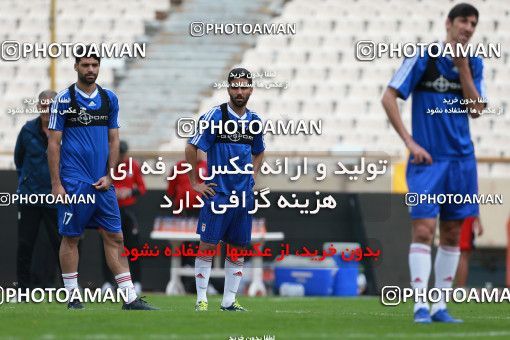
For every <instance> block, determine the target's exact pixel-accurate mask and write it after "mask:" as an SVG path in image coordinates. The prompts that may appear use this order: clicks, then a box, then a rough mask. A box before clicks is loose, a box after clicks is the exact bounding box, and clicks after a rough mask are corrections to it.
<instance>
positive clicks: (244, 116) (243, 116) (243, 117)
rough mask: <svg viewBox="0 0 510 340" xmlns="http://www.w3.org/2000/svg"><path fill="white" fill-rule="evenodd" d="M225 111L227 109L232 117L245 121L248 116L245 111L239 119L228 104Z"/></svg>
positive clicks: (246, 110)
mask: <svg viewBox="0 0 510 340" xmlns="http://www.w3.org/2000/svg"><path fill="white" fill-rule="evenodd" d="M227 109H228V112H229V113H230V114H231V115H232V116H234V117H236V118H237V119H241V120H245V119H246V116H247V115H248V109H245V110H244V114H243V115H242V116H241V117H239V115H238V114H237V113H235V112H234V110H232V108H231V107H230V104H228V103H227Z"/></svg>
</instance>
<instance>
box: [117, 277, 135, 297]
mask: <svg viewBox="0 0 510 340" xmlns="http://www.w3.org/2000/svg"><path fill="white" fill-rule="evenodd" d="M115 281H116V282H117V285H118V286H119V288H120V289H127V291H128V300H127V301H126V303H131V302H133V301H135V300H136V298H137V295H136V291H135V286H134V285H133V282H131V273H130V272H125V273H122V274H119V275H115Z"/></svg>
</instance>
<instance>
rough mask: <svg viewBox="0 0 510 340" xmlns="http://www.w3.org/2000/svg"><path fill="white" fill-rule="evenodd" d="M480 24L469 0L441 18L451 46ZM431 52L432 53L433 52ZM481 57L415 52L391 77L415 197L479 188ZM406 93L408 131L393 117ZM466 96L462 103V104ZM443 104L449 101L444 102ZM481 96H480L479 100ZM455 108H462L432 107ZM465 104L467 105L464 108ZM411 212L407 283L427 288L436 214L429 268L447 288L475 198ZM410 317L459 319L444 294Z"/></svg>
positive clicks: (389, 109) (389, 107)
mask: <svg viewBox="0 0 510 340" xmlns="http://www.w3.org/2000/svg"><path fill="white" fill-rule="evenodd" d="M477 23H478V10H477V9H476V8H475V7H473V6H471V5H469V4H459V5H456V6H454V7H453V8H452V9H451V10H450V12H449V13H448V18H447V19H446V41H444V42H443V43H442V44H441V51H444V50H443V49H444V46H445V44H451V46H452V47H453V49H454V50H455V48H456V46H457V44H462V45H464V46H465V45H466V44H467V43H468V42H469V40H470V39H471V37H472V36H473V34H474V31H475V28H476V25H477ZM431 55H437V53H431ZM483 82H484V80H483V63H482V59H480V58H478V57H462V56H458V55H455V56H453V57H451V56H448V55H447V53H443V54H441V55H439V56H438V57H432V56H429V55H428V54H425V55H423V56H420V55H416V56H414V57H413V58H408V59H406V60H404V62H403V64H402V66H401V68H400V69H399V70H398V71H397V72H396V73H395V75H394V76H393V78H392V79H391V81H390V83H389V85H388V88H387V89H386V92H385V93H384V96H383V98H382V104H383V106H384V109H385V110H386V113H387V115H388V118H389V120H390V121H391V123H392V125H393V127H394V128H395V130H396V131H397V133H398V134H399V135H400V137H401V138H402V140H403V141H404V143H405V144H406V146H407V148H408V149H409V151H410V157H409V162H408V166H407V173H406V176H407V184H408V187H409V192H410V193H416V194H418V195H420V194H425V195H429V196H431V195H436V196H437V195H439V194H461V195H463V197H465V196H467V195H469V196H471V197H472V196H473V195H475V194H477V193H478V183H477V172H476V159H475V154H474V147H473V143H472V141H471V136H470V132H469V117H468V114H469V115H470V116H471V117H472V118H477V117H478V116H479V115H480V112H481V110H482V109H483V108H484V104H483V103H481V101H480V100H478V99H479V98H482V97H483V98H485V89H484V83H483ZM411 93H412V96H413V102H412V130H413V131H412V132H413V134H412V136H411V135H410V134H409V133H408V132H407V130H406V128H405V126H404V124H403V123H402V119H401V118H400V115H399V110H398V106H397V97H400V98H402V99H404V100H405V99H407V98H408V97H409V95H410V94H411ZM462 99H468V100H469V103H468V104H467V105H461V104H460V101H461V100H462ZM446 102H447V103H446ZM482 102H483V101H482ZM436 108H439V109H440V110H442V111H446V109H454V110H457V111H462V110H463V112H464V113H446V112H445V113H439V114H438V113H436V114H434V115H431V114H430V113H427V110H434V109H436ZM466 109H467V110H466ZM409 210H410V214H411V218H412V243H411V246H410V250H409V267H410V273H411V286H412V287H413V288H414V289H419V290H422V291H423V290H426V289H427V286H428V280H429V276H430V271H431V267H432V266H431V262H432V261H431V254H430V248H431V244H432V240H433V236H434V233H435V230H436V219H437V215H438V214H439V220H440V221H439V230H440V241H439V244H440V245H439V249H438V251H437V255H436V259H435V263H434V274H435V284H434V287H436V288H451V287H452V283H453V279H454V277H455V272H456V270H457V265H458V261H459V255H460V252H459V234H460V228H461V224H462V221H463V220H464V219H465V218H466V217H468V216H478V215H479V207H478V204H471V203H470V202H469V201H467V202H464V201H463V202H462V204H454V202H447V203H445V204H438V203H437V202H435V201H434V200H429V199H427V200H426V202H423V203H420V202H418V204H417V205H416V206H412V207H410V208H409ZM414 321H415V322H418V323H430V322H432V321H434V322H462V320H459V319H455V318H453V317H451V316H450V314H449V313H448V310H447V308H446V303H445V296H444V295H443V296H442V297H441V300H440V301H439V302H437V303H434V304H432V306H431V308H430V309H429V305H428V303H427V302H426V301H424V300H420V301H419V302H417V303H416V304H415V306H414Z"/></svg>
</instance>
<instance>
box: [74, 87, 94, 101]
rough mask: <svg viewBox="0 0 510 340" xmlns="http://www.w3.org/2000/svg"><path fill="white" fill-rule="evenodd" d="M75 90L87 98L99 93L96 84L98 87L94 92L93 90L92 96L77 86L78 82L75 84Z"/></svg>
mask: <svg viewBox="0 0 510 340" xmlns="http://www.w3.org/2000/svg"><path fill="white" fill-rule="evenodd" d="M74 90H75V91H76V92H78V93H79V94H80V95H81V96H82V97H83V98H87V99H92V98H95V97H96V96H97V93H98V90H97V86H96V89H95V90H94V92H92V93H91V94H90V96H89V95H88V94H86V93H85V92H83V91H82V90H80V89H79V88H78V86H76V84H74Z"/></svg>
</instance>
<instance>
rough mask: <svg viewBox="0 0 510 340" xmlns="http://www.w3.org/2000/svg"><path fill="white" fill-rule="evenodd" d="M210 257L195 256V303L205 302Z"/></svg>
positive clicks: (210, 262) (210, 264)
mask: <svg viewBox="0 0 510 340" xmlns="http://www.w3.org/2000/svg"><path fill="white" fill-rule="evenodd" d="M211 266H212V256H197V257H196V258H195V285H196V287H197V303H198V302H199V301H205V302H207V286H208V285H209V276H211Z"/></svg>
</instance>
